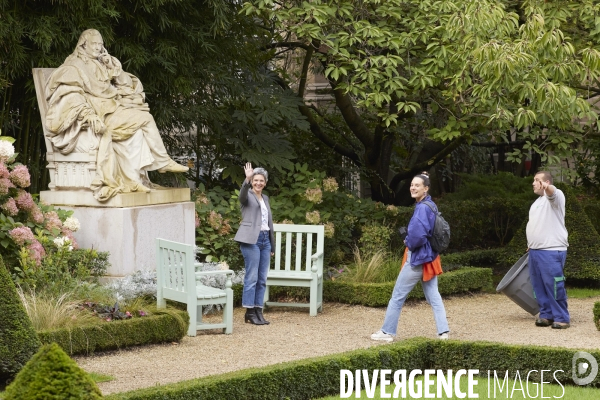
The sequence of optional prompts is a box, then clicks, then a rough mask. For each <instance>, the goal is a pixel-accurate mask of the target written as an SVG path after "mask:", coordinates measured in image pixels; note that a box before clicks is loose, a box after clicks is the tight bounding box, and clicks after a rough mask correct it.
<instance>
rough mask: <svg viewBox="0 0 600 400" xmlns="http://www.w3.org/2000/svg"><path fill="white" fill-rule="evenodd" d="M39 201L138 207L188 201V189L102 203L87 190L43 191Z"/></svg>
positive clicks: (125, 196) (128, 195)
mask: <svg viewBox="0 0 600 400" xmlns="http://www.w3.org/2000/svg"><path fill="white" fill-rule="evenodd" d="M40 200H42V201H44V202H46V203H48V204H53V205H57V206H87V207H138V206H147V205H152V204H167V203H179V202H183V201H190V189H188V188H176V189H175V188H167V189H157V190H152V191H151V192H149V193H143V192H133V193H121V194H118V195H116V196H114V197H113V198H111V199H109V200H108V201H104V202H99V201H98V200H96V199H95V198H94V196H93V195H92V191H91V190H89V189H85V190H45V191H42V192H41V193H40Z"/></svg>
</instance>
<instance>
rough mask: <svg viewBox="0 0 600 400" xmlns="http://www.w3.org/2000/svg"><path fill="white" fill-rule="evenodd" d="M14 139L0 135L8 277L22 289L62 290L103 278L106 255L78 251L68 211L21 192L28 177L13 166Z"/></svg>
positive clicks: (0, 242) (1, 237)
mask: <svg viewBox="0 0 600 400" xmlns="http://www.w3.org/2000/svg"><path fill="white" fill-rule="evenodd" d="M13 142H14V139H13V138H10V137H5V136H0V210H1V211H0V255H2V257H3V259H4V260H5V262H6V265H7V266H8V269H9V271H10V272H11V274H12V276H13V279H14V280H15V282H16V283H17V284H19V285H21V286H22V287H23V288H24V289H26V290H36V291H38V292H39V291H43V290H46V289H48V290H50V291H52V290H55V291H57V292H64V291H66V290H69V289H71V288H73V287H77V286H78V283H79V281H78V280H89V279H90V278H91V277H94V276H99V275H102V274H104V273H105V272H106V269H107V267H108V253H98V252H97V251H95V250H77V249H78V245H77V241H76V240H75V238H74V237H73V232H76V231H77V230H78V229H79V228H80V223H79V221H78V220H77V219H76V218H73V217H72V216H71V214H72V213H73V212H72V211H66V210H60V209H55V208H54V207H52V206H50V205H47V204H44V203H41V202H38V201H37V200H36V198H34V197H33V196H32V195H31V194H29V193H28V192H27V191H26V190H25V189H27V188H28V187H29V186H30V182H31V177H30V175H29V170H28V169H27V167H26V166H25V165H22V164H19V163H17V162H15V159H16V157H17V155H18V154H17V153H15V150H14V147H13V145H12V143H13Z"/></svg>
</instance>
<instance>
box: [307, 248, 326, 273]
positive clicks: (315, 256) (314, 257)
mask: <svg viewBox="0 0 600 400" xmlns="http://www.w3.org/2000/svg"><path fill="white" fill-rule="evenodd" d="M319 258H323V252H322V251H319V252H317V253H315V254H313V255H312V256H310V259H311V260H312V266H311V268H310V270H311V271H312V272H314V273H316V272H317V270H318V268H317V264H316V262H317V260H318V259H319Z"/></svg>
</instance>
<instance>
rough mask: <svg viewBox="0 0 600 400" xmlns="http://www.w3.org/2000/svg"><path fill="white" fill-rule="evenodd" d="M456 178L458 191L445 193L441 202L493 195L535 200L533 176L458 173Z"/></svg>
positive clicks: (475, 198)
mask: <svg viewBox="0 0 600 400" xmlns="http://www.w3.org/2000/svg"><path fill="white" fill-rule="evenodd" d="M454 179H457V180H458V181H459V182H460V183H459V185H458V187H457V188H456V192H454V193H447V194H445V195H444V196H443V197H442V198H441V199H440V200H439V203H440V204H445V203H451V202H454V201H466V200H481V199H488V198H491V197H500V198H503V199H515V200H517V199H518V200H523V201H533V200H535V198H536V195H535V193H533V190H532V186H531V184H532V182H533V178H531V177H525V178H520V177H518V176H515V175H514V174H511V173H508V172H498V173H497V174H494V175H489V174H458V176H455V177H454Z"/></svg>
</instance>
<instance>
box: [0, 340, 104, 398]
mask: <svg viewBox="0 0 600 400" xmlns="http://www.w3.org/2000/svg"><path fill="white" fill-rule="evenodd" d="M52 398H54V399H65V400H67V399H69V400H75V399H90V400H91V399H100V398H102V393H101V392H100V389H98V386H97V385H96V383H94V381H93V380H92V379H91V378H90V376H89V375H88V374H87V373H86V372H85V371H84V370H82V369H81V368H80V367H79V366H78V365H77V363H76V362H75V361H73V360H71V359H70V358H69V356H67V355H66V354H65V353H64V352H63V351H62V350H61V348H60V347H59V346H58V345H57V344H56V343H52V344H48V345H45V346H43V347H42V348H40V350H39V351H38V352H37V353H36V354H35V355H34V356H33V357H32V358H31V360H30V361H29V362H28V363H27V364H26V365H25V367H24V368H23V369H22V370H21V372H19V374H18V375H17V377H16V378H15V380H14V382H13V383H11V384H10V385H9V386H8V387H7V388H6V393H5V395H4V399H5V400H42V399H52Z"/></svg>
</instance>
